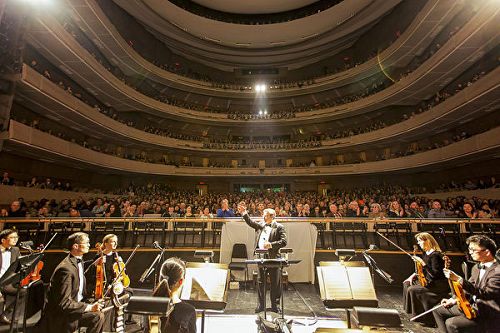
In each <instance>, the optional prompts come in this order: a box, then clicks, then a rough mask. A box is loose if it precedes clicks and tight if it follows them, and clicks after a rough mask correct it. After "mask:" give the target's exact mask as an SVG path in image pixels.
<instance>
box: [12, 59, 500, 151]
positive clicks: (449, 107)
mask: <svg viewBox="0 0 500 333" xmlns="http://www.w3.org/2000/svg"><path fill="white" fill-rule="evenodd" d="M498 77H500V68H499V67H497V68H496V69H494V70H493V71H491V72H490V73H488V74H487V75H486V76H484V77H483V78H481V79H480V80H478V81H477V82H475V83H474V84H472V85H471V86H469V87H467V88H465V89H463V90H462V91H460V92H458V93H457V94H455V95H454V96H452V97H450V98H448V99H447V100H445V101H444V102H442V103H441V104H439V105H437V106H435V107H433V108H432V109H430V110H428V111H426V112H423V113H421V114H418V115H415V116H414V117H412V118H410V119H407V120H405V121H401V122H399V123H396V124H394V125H391V126H387V127H385V128H382V129H379V130H375V131H372V132H367V133H363V134H358V135H354V136H350V137H345V138H340V139H332V140H323V141H321V145H320V146H319V147H314V148H308V147H305V148H302V149H287V150H286V152H300V151H303V152H316V153H323V152H326V151H328V152H332V153H339V152H345V151H352V150H356V151H357V150H367V149H375V148H380V147H383V146H384V145H388V144H394V143H396V142H402V143H404V142H412V141H417V140H420V139H422V138H426V137H430V136H432V135H434V134H435V133H440V132H443V131H445V130H446V129H447V128H450V127H452V126H459V125H460V124H463V123H465V122H468V121H471V120H473V119H475V118H479V117H481V116H484V115H487V114H490V113H492V112H497V113H498V107H499V106H498V100H499V99H500V89H499V88H500V82H499V80H498ZM18 88H19V92H18V95H17V97H16V100H17V102H19V103H20V104H22V105H25V106H26V107H28V108H29V109H31V110H35V112H38V113H40V114H41V116H43V117H48V118H49V119H52V120H55V121H57V122H60V123H61V124H65V125H67V126H69V127H71V128H75V129H78V131H80V132H83V133H92V134H93V135H97V136H99V137H100V138H101V139H104V140H106V141H108V142H113V143H115V144H117V145H124V146H135V147H138V148H140V149H144V148H146V149H147V148H151V147H152V146H156V147H160V148H163V149H165V148H167V149H169V150H178V151H189V152H194V151H198V152H202V151H203V152H204V153H206V152H213V153H216V152H221V149H209V148H204V146H203V142H200V141H190V140H179V139H175V138H169V137H164V136H159V135H155V134H151V133H148V132H145V131H142V130H139V129H136V128H133V127H130V126H127V125H125V124H123V123H121V122H118V121H116V120H113V119H112V118H110V117H108V116H106V115H104V114H103V113H101V112H99V111H98V110H97V109H95V108H93V107H91V106H89V105H87V104H85V103H84V102H82V101H81V100H80V99H78V98H76V97H74V96H72V95H71V94H68V93H67V92H66V91H64V90H63V89H61V88H60V87H59V86H58V85H56V84H55V83H53V82H51V81H50V80H48V79H47V78H45V77H44V76H42V75H41V74H39V73H38V72H36V71H35V70H34V69H32V68H31V67H29V66H27V65H24V67H23V73H22V79H21V80H20V81H19V85H18ZM220 126H221V128H220V131H225V130H226V129H225V127H224V124H221V125H220ZM245 126H246V124H245V123H242V125H241V128H239V129H236V131H235V133H237V132H238V131H239V133H244V132H245ZM318 126H320V124H319V125H318ZM265 134H268V135H272V134H276V129H275V128H272V127H270V128H261V129H260V132H259V135H265ZM222 151H224V152H226V153H227V154H229V155H233V154H237V153H238V152H234V150H222ZM240 151H241V150H240ZM244 151H245V152H246V153H272V154H275V153H280V152H283V149H279V148H277V149H265V150H262V149H254V150H251V149H248V150H246V149H244Z"/></svg>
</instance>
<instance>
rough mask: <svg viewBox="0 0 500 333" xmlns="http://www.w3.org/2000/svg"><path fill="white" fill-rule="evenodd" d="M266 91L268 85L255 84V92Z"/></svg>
mask: <svg viewBox="0 0 500 333" xmlns="http://www.w3.org/2000/svg"><path fill="white" fill-rule="evenodd" d="M265 91H266V85H265V84H256V85H255V92H257V93H263V92H265Z"/></svg>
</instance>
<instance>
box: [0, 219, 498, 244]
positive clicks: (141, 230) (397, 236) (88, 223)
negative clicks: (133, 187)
mask: <svg viewBox="0 0 500 333" xmlns="http://www.w3.org/2000/svg"><path fill="white" fill-rule="evenodd" d="M277 221H278V222H280V223H284V224H285V227H286V224H287V223H294V224H297V223H302V224H304V226H305V225H306V224H312V225H314V227H315V228H316V232H317V242H316V250H317V251H322V250H326V251H329V250H332V249H337V248H356V249H366V248H368V247H369V245H370V244H375V245H377V247H378V248H379V249H380V250H382V251H394V250H397V249H396V248H395V247H394V246H393V245H392V244H390V243H389V242H387V241H386V240H385V239H383V238H382V237H380V236H379V235H377V233H376V231H378V232H380V233H382V234H384V235H385V236H386V237H388V238H389V239H391V240H393V241H394V242H395V243H396V244H398V245H399V246H400V247H402V248H404V249H408V250H412V249H413V245H414V244H416V241H415V239H414V236H415V234H416V233H418V232H423V231H425V232H429V233H430V234H432V235H433V236H434V237H435V238H436V240H437V241H438V243H439V244H440V245H441V247H442V249H443V250H446V251H464V250H465V249H466V245H465V239H466V238H467V237H468V236H470V235H473V234H485V235H488V236H489V237H491V238H492V239H494V240H496V241H498V240H499V239H500V237H499V235H500V219H480V220H479V219H477V220H469V219H458V218H449V219H439V220H437V219H389V218H385V219H371V218H277ZM0 222H2V223H1V224H2V225H3V227H4V229H5V228H15V229H17V230H18V233H19V235H20V237H21V239H29V240H33V241H34V242H35V243H45V242H46V241H47V240H48V239H49V238H50V237H51V236H52V235H53V234H54V233H55V232H57V233H58V235H57V237H56V240H55V242H54V244H53V245H52V246H51V249H53V250H56V251H59V250H58V249H62V248H64V243H65V242H64V241H65V239H66V238H67V236H68V235H70V234H71V233H73V232H77V231H84V232H88V233H89V235H90V239H91V243H95V242H97V241H100V240H101V239H102V237H103V236H104V235H106V234H109V233H114V234H116V235H117V236H118V238H119V241H120V247H121V248H130V247H133V246H134V245H135V244H141V245H148V244H152V243H153V242H154V241H158V242H159V244H161V245H162V246H163V247H168V248H171V249H174V250H181V251H182V250H186V249H193V248H211V249H218V248H220V246H221V238H222V237H224V236H223V233H224V229H225V228H224V224H229V223H244V222H243V219H242V218H240V217H236V218H213V219H201V218H161V217H134V218H130V217H129V218H97V217H82V218H52V217H47V218H34V219H33V218H31V219H19V218H17V219H16V218H10V219H9V218H1V219H0ZM146 250H148V249H146Z"/></svg>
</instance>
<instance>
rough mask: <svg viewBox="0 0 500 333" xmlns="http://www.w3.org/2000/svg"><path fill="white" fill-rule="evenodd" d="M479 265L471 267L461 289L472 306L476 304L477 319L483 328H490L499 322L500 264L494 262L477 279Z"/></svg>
mask: <svg viewBox="0 0 500 333" xmlns="http://www.w3.org/2000/svg"><path fill="white" fill-rule="evenodd" d="M479 271H480V270H479V267H478V265H474V267H472V272H471V276H470V278H469V280H468V281H466V280H464V282H463V289H464V290H465V291H466V292H467V293H468V294H469V296H475V301H473V297H471V302H472V304H473V306H477V311H478V319H479V321H480V322H481V323H482V325H483V326H484V328H485V329H492V328H494V327H495V325H496V326H498V323H500V265H499V264H498V263H497V262H495V263H494V264H493V265H491V267H489V268H487V269H486V272H485V274H484V276H483V278H482V279H481V281H479Z"/></svg>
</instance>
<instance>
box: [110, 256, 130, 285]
mask: <svg viewBox="0 0 500 333" xmlns="http://www.w3.org/2000/svg"><path fill="white" fill-rule="evenodd" d="M113 272H115V277H118V276H120V277H119V278H118V281H121V283H122V285H123V286H124V287H125V288H127V287H128V286H130V277H129V276H128V275H127V273H125V263H124V262H123V261H122V260H121V258H120V259H117V261H116V262H115V263H114V264H113Z"/></svg>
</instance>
